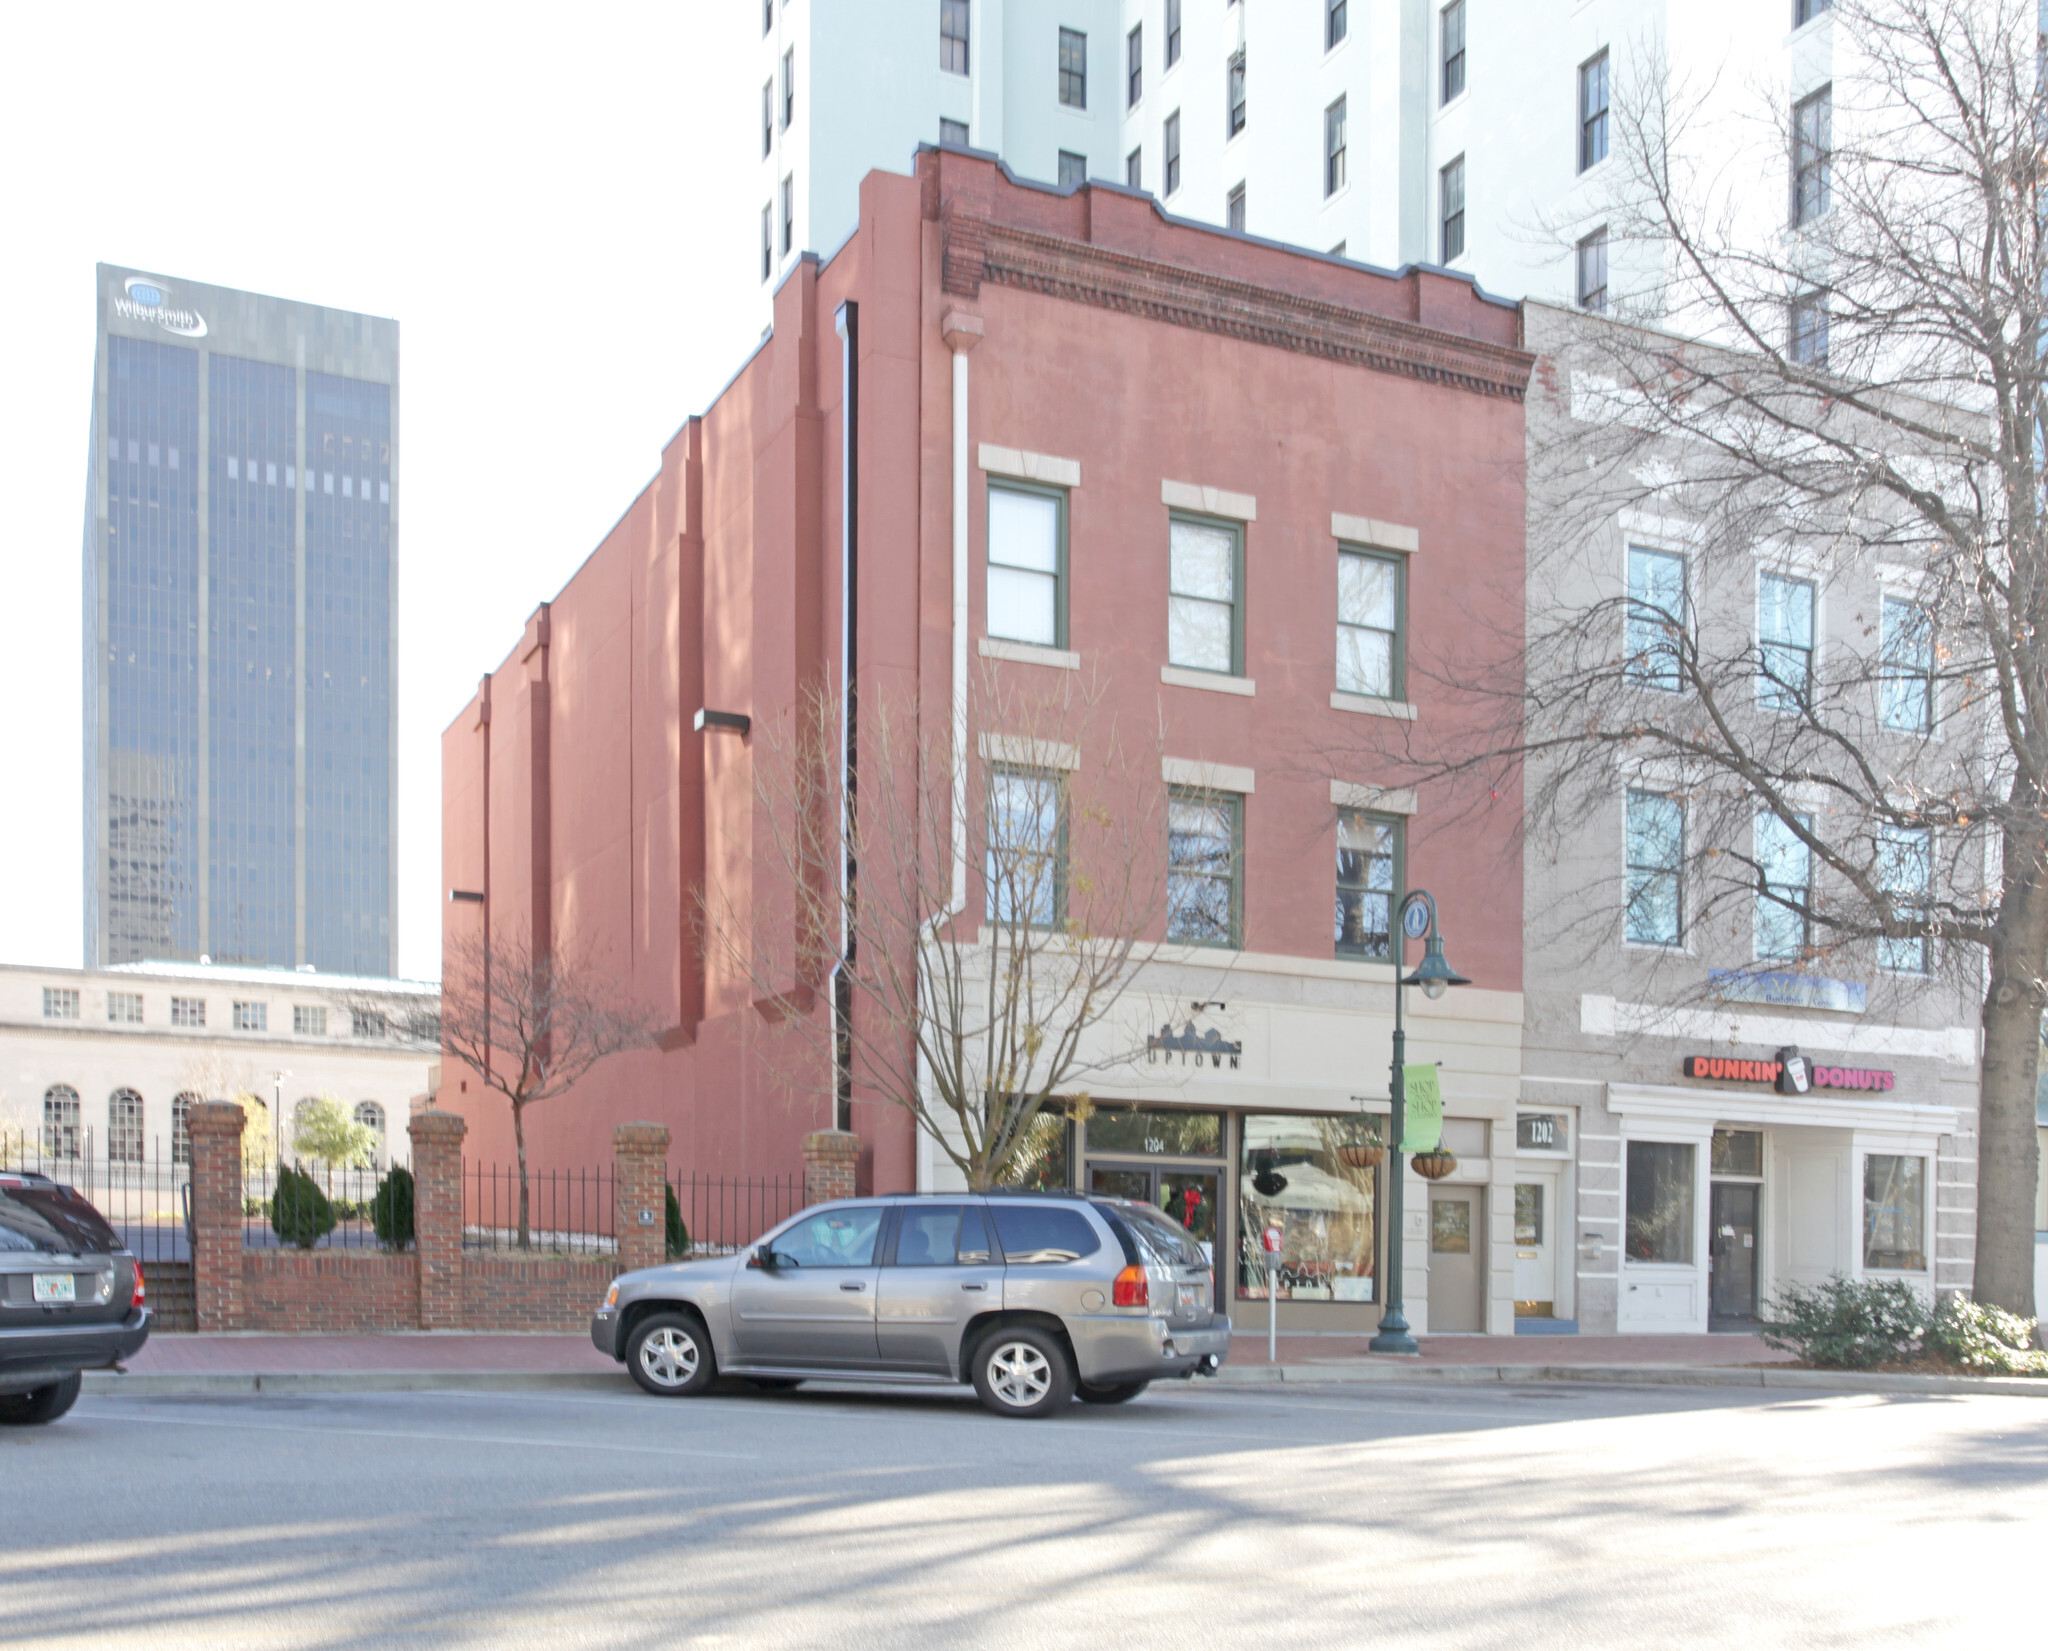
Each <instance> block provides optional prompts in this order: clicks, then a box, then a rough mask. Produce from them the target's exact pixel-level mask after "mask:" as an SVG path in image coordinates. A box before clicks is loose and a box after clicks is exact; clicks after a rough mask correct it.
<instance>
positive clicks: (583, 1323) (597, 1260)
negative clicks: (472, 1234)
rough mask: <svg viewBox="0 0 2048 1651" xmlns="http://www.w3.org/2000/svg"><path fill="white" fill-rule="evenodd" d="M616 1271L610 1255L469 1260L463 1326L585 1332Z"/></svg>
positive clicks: (464, 1276)
mask: <svg viewBox="0 0 2048 1651" xmlns="http://www.w3.org/2000/svg"><path fill="white" fill-rule="evenodd" d="M618 1273H619V1268H618V1266H617V1264H616V1263H615V1262H614V1261H613V1260H612V1258H611V1257H610V1256H588V1257H585V1256H545V1257H538V1258H534V1259H531V1260H528V1259H525V1258H522V1257H519V1256H510V1255H471V1256H465V1257H464V1258H463V1267H462V1322H463V1325H464V1327H465V1328H467V1329H470V1330H571V1331H587V1330H589V1328H590V1315H591V1314H592V1313H594V1312H596V1311H597V1307H598V1303H599V1302H601V1301H603V1300H604V1293H605V1290H606V1288H607V1287H608V1286H609V1285H610V1284H611V1281H612V1280H613V1279H614V1278H616V1277H617V1276H618Z"/></svg>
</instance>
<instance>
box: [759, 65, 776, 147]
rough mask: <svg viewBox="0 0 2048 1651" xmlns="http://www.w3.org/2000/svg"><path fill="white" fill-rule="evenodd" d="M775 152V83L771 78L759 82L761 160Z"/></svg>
mask: <svg viewBox="0 0 2048 1651" xmlns="http://www.w3.org/2000/svg"><path fill="white" fill-rule="evenodd" d="M774 150H775V82H774V80H773V79H772V78H770V79H768V80H764V81H762V82H761V158H762V159H763V160H766V159H767V158H768V157H769V155H771V154H772V153H774Z"/></svg>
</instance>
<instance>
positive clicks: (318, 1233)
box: [270, 1167, 334, 1250]
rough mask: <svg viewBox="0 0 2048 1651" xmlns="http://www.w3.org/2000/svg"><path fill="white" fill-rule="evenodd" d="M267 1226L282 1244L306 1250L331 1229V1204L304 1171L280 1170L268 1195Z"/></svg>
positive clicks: (332, 1223) (332, 1207)
mask: <svg viewBox="0 0 2048 1651" xmlns="http://www.w3.org/2000/svg"><path fill="white" fill-rule="evenodd" d="M270 1227H271V1231H273V1232H275V1233H276V1234H277V1236H278V1237H279V1238H281V1239H282V1240H284V1242H285V1243H287V1244H296V1245H298V1247H299V1248H300V1249H302V1250H310V1249H311V1248H312V1247H313V1246H314V1245H315V1244H317V1243H319V1242H320V1240H321V1239H323V1238H325V1237H326V1236H327V1235H328V1234H329V1233H331V1232H333V1231H334V1205H333V1204H332V1203H330V1202H329V1201H328V1197H327V1194H326V1193H324V1192H322V1191H321V1190H320V1185H319V1183H318V1182H316V1181H315V1180H314V1179H313V1177H312V1176H310V1175H308V1174H307V1173H306V1172H305V1171H304V1170H302V1169H293V1168H290V1167H287V1168H285V1169H281V1170H279V1171H278V1172H277V1187H276V1190H275V1191H273V1192H272V1193H271V1195H270Z"/></svg>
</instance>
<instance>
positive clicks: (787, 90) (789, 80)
mask: <svg viewBox="0 0 2048 1651" xmlns="http://www.w3.org/2000/svg"><path fill="white" fill-rule="evenodd" d="M795 119H796V48H795V47H794V46H792V47H790V48H789V50H788V51H786V52H784V53H783V54H782V129H783V130H784V131H785V132H787V131H788V130H789V123H790V122H791V121H793V120H795Z"/></svg>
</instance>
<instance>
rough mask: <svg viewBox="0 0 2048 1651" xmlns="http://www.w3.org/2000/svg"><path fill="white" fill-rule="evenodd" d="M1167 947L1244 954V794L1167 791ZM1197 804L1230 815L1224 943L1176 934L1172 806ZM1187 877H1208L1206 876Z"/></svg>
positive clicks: (1209, 789)
mask: <svg viewBox="0 0 2048 1651" xmlns="http://www.w3.org/2000/svg"><path fill="white" fill-rule="evenodd" d="M1166 800H1167V809H1166V821H1165V824H1166V833H1167V850H1166V886H1167V890H1168V891H1169V892H1168V898H1167V901H1166V912H1165V924H1166V943H1167V944H1168V945H1170V946H1200V947H1202V948H1203V949H1204V950H1208V951H1241V950H1242V949H1243V947H1244V793H1243V792H1241V791H1221V790H1218V789H1216V788H1215V787H1213V786H1200V785H1172V784H1169V785H1168V786H1167V788H1166ZM1176 801H1180V802H1197V803H1201V804H1203V805H1204V806H1208V805H1211V804H1221V805H1222V806H1223V807H1224V808H1226V809H1227V810H1228V811H1229V814H1230V933H1229V935H1228V936H1227V937H1226V938H1225V939H1222V940H1196V939H1190V938H1189V937H1187V936H1185V935H1175V934H1174V933H1173V932H1172V931H1173V900H1172V897H1171V892H1170V891H1171V889H1172V887H1173V875H1174V873H1173V846H1172V845H1173V804H1174V803H1175V802H1176ZM1186 875H1191V876H1198V877H1206V876H1208V875H1209V874H1208V873H1206V872H1193V873H1187V874H1186Z"/></svg>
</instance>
